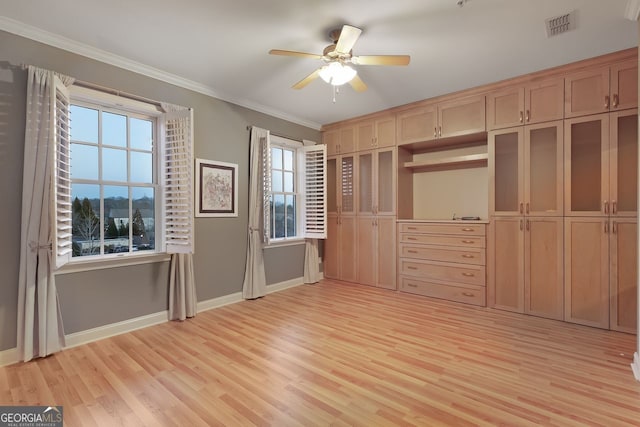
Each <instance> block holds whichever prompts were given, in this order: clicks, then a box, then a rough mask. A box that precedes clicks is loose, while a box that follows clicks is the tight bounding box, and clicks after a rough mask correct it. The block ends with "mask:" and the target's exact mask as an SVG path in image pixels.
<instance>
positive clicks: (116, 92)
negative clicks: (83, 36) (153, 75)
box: [20, 64, 162, 107]
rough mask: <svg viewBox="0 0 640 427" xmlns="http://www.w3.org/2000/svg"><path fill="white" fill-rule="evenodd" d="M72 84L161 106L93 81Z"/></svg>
mask: <svg viewBox="0 0 640 427" xmlns="http://www.w3.org/2000/svg"><path fill="white" fill-rule="evenodd" d="M20 68H22V69H23V70H26V69H27V68H29V65H28V64H20ZM73 84H74V85H76V86H80V87H84V88H86V89H93V90H99V91H101V92H105V93H110V94H111V95H116V96H121V97H123V98H128V99H132V100H134V101H140V102H145V103H147V104H151V105H155V106H156V107H162V105H161V104H160V102H158V101H156V100H154V99H149V98H145V97H143V96H138V95H134V94H132V93H128V92H123V91H121V90H118V89H113V88H110V87H107V86H101V85H97V84H95V83H89V82H85V81H83V80H77V79H76V80H75V81H74V82H73Z"/></svg>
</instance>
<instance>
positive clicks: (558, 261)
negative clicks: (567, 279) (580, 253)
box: [487, 217, 564, 320]
mask: <svg viewBox="0 0 640 427" xmlns="http://www.w3.org/2000/svg"><path fill="white" fill-rule="evenodd" d="M563 239H564V235H563V219H562V218H560V217H557V218H554V217H495V218H493V219H492V222H491V225H490V239H489V257H488V258H489V261H488V267H487V268H488V271H489V274H488V277H489V278H488V289H487V291H488V292H487V293H488V304H489V306H491V307H493V308H497V309H501V310H508V311H514V312H518V313H526V314H530V315H534V316H538V317H546V318H550V319H557V320H562V318H563V310H564V301H563V299H564V295H563V269H564V265H563Z"/></svg>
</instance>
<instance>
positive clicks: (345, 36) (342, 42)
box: [336, 25, 362, 53]
mask: <svg viewBox="0 0 640 427" xmlns="http://www.w3.org/2000/svg"><path fill="white" fill-rule="evenodd" d="M361 33H362V30H361V29H360V28H356V27H352V26H351V25H344V26H343V27H342V31H340V38H339V39H338V42H337V43H336V52H338V53H349V52H351V49H353V45H354V44H356V41H357V40H358V37H360V34H361Z"/></svg>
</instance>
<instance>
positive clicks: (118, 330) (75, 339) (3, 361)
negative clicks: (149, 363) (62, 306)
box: [0, 277, 304, 366]
mask: <svg viewBox="0 0 640 427" xmlns="http://www.w3.org/2000/svg"><path fill="white" fill-rule="evenodd" d="M303 282H304V280H303V278H302V277H299V278H296V279H291V280H287V281H284V282H280V283H274V284H272V285H267V294H271V293H274V292H279V291H283V290H285V289H289V288H293V287H295V286H299V285H302V284H303ZM240 301H243V298H242V292H235V293H233V294H230V295H224V296H221V297H217V298H212V299H210V300H206V301H200V302H199V303H198V306H197V310H198V313H200V312H202V311H207V310H211V309H214V308H218V307H222V306H225V305H229V304H234V303H237V302H240ZM168 321H169V311H168V310H165V311H161V312H158V313H152V314H148V315H146V316H140V317H135V318H133V319H128V320H123V321H122V322H117V323H112V324H110V325H104V326H99V327H97V328H93V329H87V330H86V331H80V332H75V333H73V334H69V335H66V336H65V340H66V346H65V347H64V348H65V349H66V348H72V347H77V346H79V345H82V344H88V343H90V342H93V341H97V340H101V339H104V338H109V337H113V336H115V335H120V334H124V333H126V332H132V331H135V330H137V329H142V328H146V327H148V326H153V325H158V324H160V323H164V322H168ZM17 362H19V360H18V349H17V348H10V349H8V350H3V351H0V366H6V365H11V364H14V363H17Z"/></svg>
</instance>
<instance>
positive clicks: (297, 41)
mask: <svg viewBox="0 0 640 427" xmlns="http://www.w3.org/2000/svg"><path fill="white" fill-rule="evenodd" d="M639 7H640V6H639V2H638V1H637V0H469V1H468V2H467V3H466V5H465V6H464V7H462V8H460V7H458V6H457V5H456V0H394V1H390V0H268V1H265V0H181V1H176V0H111V1H105V0H56V1H51V0H21V1H15V0H0V11H1V12H0V13H2V16H1V17H0V29H5V30H7V31H12V32H16V33H19V34H23V35H27V36H29V37H32V38H35V39H40V40H49V41H50V42H51V44H54V45H58V46H59V47H63V48H67V49H70V50H75V51H77V52H80V53H85V54H87V52H97V54H93V53H88V55H89V56H93V57H96V58H103V59H105V58H106V60H108V61H110V62H112V63H116V64H118V65H121V66H124V67H126V68H130V69H135V70H145V68H147V67H149V68H150V67H152V68H154V69H156V70H151V69H149V70H147V71H150V73H151V74H154V75H156V76H160V77H161V78H166V79H169V80H171V81H176V80H177V78H178V77H179V78H182V79H186V80H185V81H184V83H186V85H187V86H190V87H195V88H199V89H200V90H202V91H203V92H207V93H211V94H214V95H215V96H217V97H218V98H221V99H225V100H228V101H231V102H235V103H237V104H240V105H244V106H247V107H250V108H253V109H256V110H259V111H263V112H267V113H269V114H272V115H276V116H278V117H283V118H287V119H289V120H292V121H295V122H298V123H301V124H305V125H309V126H312V127H316V128H317V127H319V126H320V125H322V124H326V123H331V122H335V121H339V120H343V119H346V118H350V117H355V116H359V115H363V114H366V113H370V112H374V111H379V110H383V109H386V108H389V107H393V106H396V105H402V104H406V103H409V102H413V101H417V100H421V99H425V98H430V97H433V96H437V95H441V94H444V93H449V92H454V91H457V90H461V89H466V88H470V87H474V86H477V85H481V84H484V83H490V82H495V81H498V80H502V79H505V78H509V77H514V76H517V75H521V74H525V73H528V72H532V71H536V70H541V69H545V68H549V67H553V66H556V65H561V64H566V63H569V62H573V61H576V60H580V59H585V58H589V57H593V56H597V55H601V54H605V53H608V52H613V51H617V50H621V49H626V48H629V47H634V46H637V45H638V24H637V22H634V21H631V20H629V19H625V12H626V10H627V8H629V10H631V11H636V9H637V8H639ZM572 10H576V11H577V22H578V28H577V29H576V30H574V31H571V32H568V33H565V34H562V35H559V36H556V37H552V38H547V37H546V32H545V23H544V20H545V19H546V18H549V17H552V16H556V15H560V14H564V13H567V12H569V11H572ZM342 24H350V25H353V26H356V27H359V28H362V29H363V33H362V36H361V37H360V39H359V40H358V42H357V43H356V45H355V47H354V49H353V53H354V55H375V54H408V55H411V63H410V64H409V66H407V67H380V66H359V67H358V72H359V75H360V76H361V77H362V79H363V80H364V81H365V82H366V83H367V85H368V86H369V90H368V91H366V92H363V93H356V92H355V91H353V89H351V87H350V86H349V85H346V86H344V87H343V88H342V89H341V91H340V93H339V95H338V97H337V102H336V103H335V104H334V103H333V102H332V91H331V86H329V85H327V84H326V83H324V82H323V81H321V80H320V79H318V80H316V81H314V82H312V83H311V84H310V85H309V86H307V87H306V88H304V89H302V90H294V89H291V85H292V84H294V83H295V82H297V81H298V80H300V79H301V78H303V77H305V76H306V75H307V74H309V73H310V72H312V71H313V70H314V69H316V68H317V67H318V66H320V65H321V62H320V61H318V60H313V59H306V58H291V57H282V56H272V55H268V54H267V52H268V51H269V49H272V48H276V49H285V50H297V51H304V52H310V53H321V52H322V49H323V48H324V47H325V46H326V45H328V44H329V43H330V41H329V38H328V32H329V30H331V29H333V28H336V27H341V26H342ZM40 30H44V31H45V32H46V33H43V32H41V31H40ZM87 47H91V48H96V49H98V50H97V51H94V50H91V49H87ZM0 53H1V50H0ZM136 63H137V64H136ZM140 64H144V67H141V66H140ZM158 70H160V72H158ZM164 73H166V75H164ZM163 75H164V77H163Z"/></svg>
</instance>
